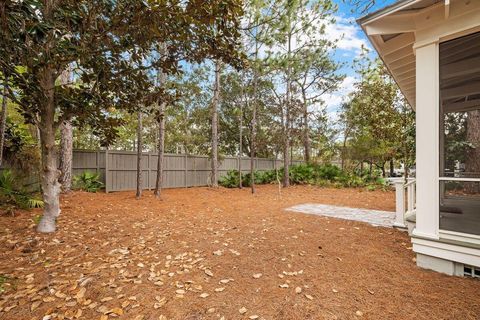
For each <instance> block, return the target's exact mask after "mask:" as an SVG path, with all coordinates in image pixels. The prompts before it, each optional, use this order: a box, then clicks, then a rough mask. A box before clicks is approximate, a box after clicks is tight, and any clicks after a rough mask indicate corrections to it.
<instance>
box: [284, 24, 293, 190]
mask: <svg viewBox="0 0 480 320" xmlns="http://www.w3.org/2000/svg"><path fill="white" fill-rule="evenodd" d="M287 43H288V52H287V54H288V57H287V64H288V66H287V74H286V82H287V88H286V93H285V96H286V100H285V134H284V141H283V187H284V188H286V187H288V186H290V173H289V166H290V163H289V150H290V103H291V101H290V96H291V83H292V79H291V73H292V70H291V65H290V56H291V52H292V46H291V44H292V35H291V33H290V32H289V33H288V36H287Z"/></svg>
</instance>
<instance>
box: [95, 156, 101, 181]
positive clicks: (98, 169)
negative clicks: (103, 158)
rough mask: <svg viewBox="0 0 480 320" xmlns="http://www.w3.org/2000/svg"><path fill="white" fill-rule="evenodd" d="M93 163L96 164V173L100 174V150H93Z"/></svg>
mask: <svg viewBox="0 0 480 320" xmlns="http://www.w3.org/2000/svg"><path fill="white" fill-rule="evenodd" d="M95 163H96V164H97V169H96V170H97V171H96V173H97V174H98V175H99V176H100V150H97V152H95Z"/></svg>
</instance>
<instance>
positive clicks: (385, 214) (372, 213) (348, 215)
mask: <svg viewBox="0 0 480 320" xmlns="http://www.w3.org/2000/svg"><path fill="white" fill-rule="evenodd" d="M286 210H287V211H294V212H301V213H308V214H314V215H319V216H324V217H332V218H338V219H345V220H353V221H360V222H366V223H368V224H371V225H372V226H382V227H393V222H394V221H395V212H391V211H380V210H368V209H362V208H349V207H340V206H332V205H326V204H318V203H305V204H299V205H296V206H293V207H290V208H287V209H286Z"/></svg>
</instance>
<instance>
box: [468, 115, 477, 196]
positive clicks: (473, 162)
mask: <svg viewBox="0 0 480 320" xmlns="http://www.w3.org/2000/svg"><path fill="white" fill-rule="evenodd" d="M467 141H468V142H469V143H471V144H472V147H471V148H469V149H468V150H467V152H466V154H465V172H466V173H467V174H468V177H469V178H480V110H474V111H470V112H468V115H467ZM465 188H466V191H467V192H468V193H478V192H480V190H479V187H478V183H474V182H472V183H466V184H465Z"/></svg>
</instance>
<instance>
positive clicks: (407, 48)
mask: <svg viewBox="0 0 480 320" xmlns="http://www.w3.org/2000/svg"><path fill="white" fill-rule="evenodd" d="M477 1H478V2H479V3H480V0H401V1H397V2H395V3H394V4H392V5H390V6H388V7H385V8H384V9H381V10H379V11H376V12H373V13H371V14H369V15H367V16H365V17H363V18H360V19H359V20H358V23H359V24H360V26H361V27H362V29H363V30H364V32H365V33H366V34H367V36H368V38H369V39H370V41H371V42H372V44H373V46H374V47H375V50H376V51H377V52H378V54H379V56H380V58H381V59H382V60H383V62H384V63H385V65H386V67H387V69H388V70H389V72H390V74H391V75H392V76H393V78H394V79H395V81H396V83H397V84H398V86H399V87H400V90H401V91H402V93H403V95H404V96H405V98H406V99H407V101H408V102H409V104H410V105H411V106H412V107H413V108H415V100H416V79H415V77H416V75H415V72H416V68H415V67H416V64H415V53H414V49H413V45H414V43H415V39H416V36H415V35H416V33H417V32H418V31H419V30H422V29H427V28H430V27H433V26H436V25H440V24H441V23H442V22H445V21H446V20H447V19H452V18H455V17H458V16H460V15H462V14H464V13H467V12H469V11H470V10H471V9H473V10H477V9H480V6H478V4H479V3H476V2H477Z"/></svg>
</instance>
